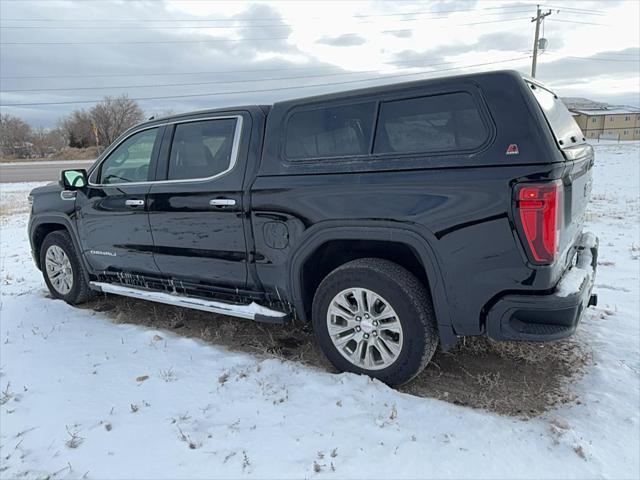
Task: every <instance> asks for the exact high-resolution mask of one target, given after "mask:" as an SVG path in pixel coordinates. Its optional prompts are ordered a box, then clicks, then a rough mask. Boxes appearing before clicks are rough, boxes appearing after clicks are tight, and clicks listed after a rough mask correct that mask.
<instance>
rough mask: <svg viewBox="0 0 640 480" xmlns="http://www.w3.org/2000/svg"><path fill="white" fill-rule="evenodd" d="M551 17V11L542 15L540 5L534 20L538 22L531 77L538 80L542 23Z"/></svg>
mask: <svg viewBox="0 0 640 480" xmlns="http://www.w3.org/2000/svg"><path fill="white" fill-rule="evenodd" d="M549 15H551V10H547V11H546V12H545V13H542V10H540V5H538V11H537V13H536V16H535V18H532V19H531V21H532V22H536V38H535V39H534V41H533V61H532V62H531V76H532V77H533V78H536V67H537V66H538V41H539V40H540V22H541V21H542V20H543V19H544V18H545V17H548V16H549Z"/></svg>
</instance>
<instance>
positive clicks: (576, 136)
mask: <svg viewBox="0 0 640 480" xmlns="http://www.w3.org/2000/svg"><path fill="white" fill-rule="evenodd" d="M527 83H528V85H529V87H530V89H531V92H532V93H533V96H534V97H535V99H536V101H537V103H538V105H539V106H540V110H542V113H543V115H544V117H545V118H546V120H547V124H548V126H549V129H550V130H551V132H552V133H553V136H554V138H555V140H556V146H557V147H558V149H559V150H560V151H561V152H562V154H563V156H564V158H565V165H566V168H565V170H564V173H563V176H562V183H563V186H564V208H563V211H562V213H563V215H562V220H561V222H562V223H561V226H562V228H561V229H560V238H559V243H558V250H559V252H560V257H559V261H560V262H562V261H563V260H564V266H565V267H566V266H568V264H569V263H570V262H571V261H572V260H573V256H574V253H575V250H573V249H572V248H571V247H573V246H574V245H576V243H577V242H578V241H579V239H580V236H581V235H582V227H583V226H584V221H585V216H586V210H587V204H588V203H589V196H590V194H591V174H592V168H593V162H594V156H593V148H592V147H591V145H589V144H587V143H586V140H585V138H584V136H583V135H582V131H581V130H580V127H579V126H578V124H577V123H576V122H575V120H574V119H573V117H572V116H571V113H570V112H569V110H567V107H566V106H565V105H564V103H562V100H560V98H558V96H557V95H556V94H554V93H553V92H552V91H551V90H549V89H547V88H546V87H544V86H543V85H541V84H539V83H535V84H534V83H533V82H532V81H527Z"/></svg>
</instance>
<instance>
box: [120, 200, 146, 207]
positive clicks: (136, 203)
mask: <svg viewBox="0 0 640 480" xmlns="http://www.w3.org/2000/svg"><path fill="white" fill-rule="evenodd" d="M124 204H125V205H126V206H127V207H142V206H144V200H125V201H124Z"/></svg>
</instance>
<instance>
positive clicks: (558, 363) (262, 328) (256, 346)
mask: <svg viewBox="0 0 640 480" xmlns="http://www.w3.org/2000/svg"><path fill="white" fill-rule="evenodd" d="M83 307H84V308H87V309H92V310H95V311H100V312H105V313H106V314H108V316H109V317H110V318H111V319H112V320H113V321H115V322H117V323H130V324H138V325H144V326H146V327H151V328H157V329H165V330H171V331H173V332H175V333H176V334H179V335H183V336H185V337H193V338H199V339H202V340H204V341H205V342H208V343H211V344H214V345H220V346H224V347H227V348H229V349H231V350H236V351H243V352H248V353H251V354H254V355H260V356H271V357H277V358H281V359H286V360H288V361H296V362H301V363H303V364H305V365H309V366H313V367H316V368H320V369H324V370H327V371H330V372H335V369H334V368H333V366H331V365H330V364H329V362H328V361H327V360H326V359H325V358H324V356H323V354H322V352H321V351H320V349H319V347H318V346H317V345H316V343H315V341H314V337H313V331H312V329H311V326H310V325H309V324H306V323H302V322H299V321H298V322H294V323H290V324H287V325H270V324H263V323H256V322H251V321H247V320H242V319H235V318H230V317H225V316H222V315H216V314H211V313H206V312H200V311H196V310H188V309H182V308H178V307H172V306H167V305H162V304H157V303H151V302H145V301H142V300H135V299H130V298H126V297H117V296H112V295H101V296H100V297H98V298H97V299H96V300H93V301H92V302H90V303H88V304H86V305H85V306H83ZM590 361H591V355H590V353H589V352H588V351H587V350H586V348H585V347H584V346H582V345H580V344H579V343H577V342H576V341H575V340H572V339H568V340H564V341H560V342H552V343H528V342H492V341H490V340H487V339H485V338H480V337H478V338H471V337H469V338H466V339H464V340H461V341H460V342H459V344H458V346H457V347H456V348H455V349H453V350H451V351H449V352H446V353H445V352H442V351H440V350H438V351H437V352H436V354H435V356H434V357H433V359H432V361H431V362H430V363H429V365H428V366H427V368H426V369H425V370H424V371H423V372H422V373H421V374H420V375H419V376H418V377H417V378H415V379H414V380H413V381H411V382H410V383H409V384H407V385H404V386H403V387H401V388H400V390H401V391H403V392H406V393H409V394H412V395H417V396H420V397H432V398H437V399H440V400H444V401H447V402H451V403H454V404H458V405H465V406H469V407H473V408H480V409H486V410H490V411H493V412H496V413H500V414H506V415H512V416H517V417H522V418H530V417H533V416H537V415H539V414H541V413H543V412H545V411H547V410H549V409H550V408H552V407H554V406H557V405H561V404H565V403H569V402H579V401H580V400H579V399H578V398H576V397H575V396H574V395H572V394H571V392H570V389H569V385H570V383H571V381H573V380H575V379H576V378H578V377H579V376H580V375H581V374H582V372H583V371H584V368H585V366H586V365H587V364H588V363H589V362H590Z"/></svg>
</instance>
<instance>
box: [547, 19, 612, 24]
mask: <svg viewBox="0 0 640 480" xmlns="http://www.w3.org/2000/svg"><path fill="white" fill-rule="evenodd" d="M548 21H549V22H560V23H579V24H581V25H604V26H609V24H607V23H596V22H581V21H578V20H560V19H558V18H550V19H549V20H548Z"/></svg>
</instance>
